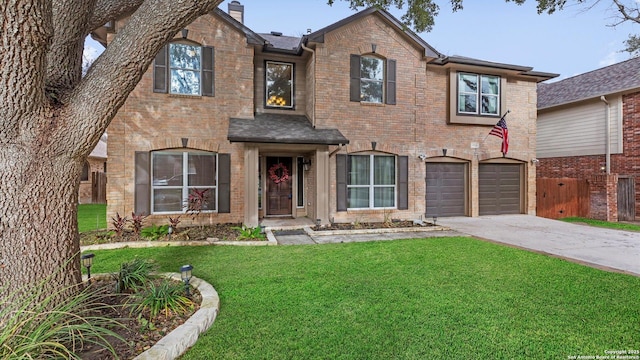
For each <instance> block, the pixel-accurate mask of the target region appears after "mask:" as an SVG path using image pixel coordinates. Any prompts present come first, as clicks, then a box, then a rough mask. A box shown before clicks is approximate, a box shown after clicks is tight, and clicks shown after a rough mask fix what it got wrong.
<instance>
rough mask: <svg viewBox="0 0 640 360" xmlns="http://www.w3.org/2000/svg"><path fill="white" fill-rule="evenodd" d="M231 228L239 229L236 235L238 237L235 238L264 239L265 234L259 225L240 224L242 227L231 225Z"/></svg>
mask: <svg viewBox="0 0 640 360" xmlns="http://www.w3.org/2000/svg"><path fill="white" fill-rule="evenodd" d="M232 229H234V230H238V231H240V235H238V237H237V238H236V239H238V240H251V239H258V240H264V238H265V235H264V233H263V232H262V229H261V228H260V227H259V226H257V227H254V228H251V227H248V226H246V225H242V227H240V226H234V227H232Z"/></svg>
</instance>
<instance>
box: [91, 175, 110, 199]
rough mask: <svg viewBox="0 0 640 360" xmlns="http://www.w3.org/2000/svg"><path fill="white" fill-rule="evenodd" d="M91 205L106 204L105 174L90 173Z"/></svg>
mask: <svg viewBox="0 0 640 360" xmlns="http://www.w3.org/2000/svg"><path fill="white" fill-rule="evenodd" d="M91 185H92V187H91V203H93V204H106V203H107V174H106V173H103V172H92V173H91Z"/></svg>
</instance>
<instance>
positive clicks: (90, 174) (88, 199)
mask: <svg viewBox="0 0 640 360" xmlns="http://www.w3.org/2000/svg"><path fill="white" fill-rule="evenodd" d="M106 172H107V134H104V135H102V137H101V138H100V141H98V144H97V145H96V147H95V148H94V149H93V150H92V151H91V154H89V156H88V157H87V161H85V163H84V166H83V167H82V176H81V177H80V188H79V189H78V203H80V204H91V203H104V202H105V200H106V199H104V198H103V196H102V195H104V194H103V193H104V191H103V190H102V189H96V186H98V184H101V181H100V180H99V179H98V177H97V176H96V174H104V173H106Z"/></svg>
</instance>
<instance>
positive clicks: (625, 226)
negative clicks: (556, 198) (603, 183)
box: [560, 217, 640, 231]
mask: <svg viewBox="0 0 640 360" xmlns="http://www.w3.org/2000/svg"><path fill="white" fill-rule="evenodd" d="M560 220H562V221H566V222H570V223H579V224H587V225H591V226H598V227H603V228H608V229H616V230H627V231H640V225H638V224H629V223H623V222H610V221H603V220H594V219H587V218H582V217H567V218H563V219H560Z"/></svg>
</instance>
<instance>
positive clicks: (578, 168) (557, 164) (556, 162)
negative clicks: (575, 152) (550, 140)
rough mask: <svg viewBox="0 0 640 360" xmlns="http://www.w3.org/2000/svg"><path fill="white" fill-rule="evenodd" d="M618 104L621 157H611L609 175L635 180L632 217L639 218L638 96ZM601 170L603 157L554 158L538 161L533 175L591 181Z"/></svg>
mask: <svg viewBox="0 0 640 360" xmlns="http://www.w3.org/2000/svg"><path fill="white" fill-rule="evenodd" d="M622 102H623V105H622V116H623V118H622V126H623V133H622V138H623V153H622V154H612V155H611V173H612V174H618V175H631V176H634V177H635V178H636V214H640V92H636V93H633V94H629V95H625V96H623V97H622ZM605 166H606V163H605V156H604V155H593V156H574V157H555V158H546V159H540V163H539V164H538V167H537V171H536V173H537V176H538V177H550V178H558V177H571V178H578V179H591V178H592V177H593V176H595V175H603V174H604V172H605V170H604V169H605ZM592 206H593V203H592ZM609 206H614V204H613V203H611V202H610V205H609ZM615 206H616V207H615V208H611V209H610V211H613V212H615V213H616V220H617V201H616V202H615ZM614 210H616V211H614ZM592 211H593V210H592Z"/></svg>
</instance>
